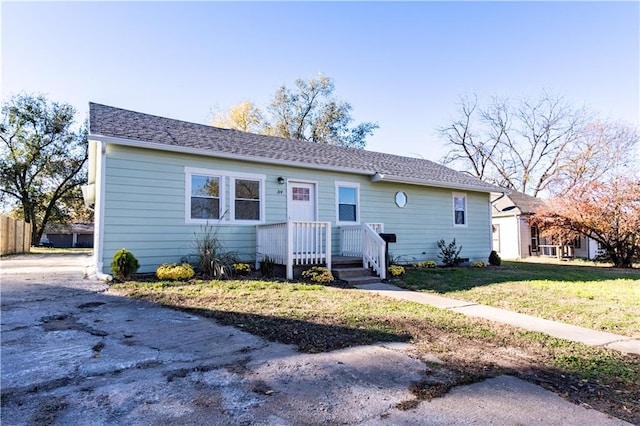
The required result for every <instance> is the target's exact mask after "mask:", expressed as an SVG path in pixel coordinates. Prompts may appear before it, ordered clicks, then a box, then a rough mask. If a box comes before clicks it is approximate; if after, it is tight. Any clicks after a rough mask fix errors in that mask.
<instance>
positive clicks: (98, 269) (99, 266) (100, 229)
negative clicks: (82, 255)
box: [93, 142, 113, 281]
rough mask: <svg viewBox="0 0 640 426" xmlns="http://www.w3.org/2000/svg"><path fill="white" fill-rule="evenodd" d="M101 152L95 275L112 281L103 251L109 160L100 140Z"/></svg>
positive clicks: (96, 215)
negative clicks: (104, 271) (105, 193)
mask: <svg viewBox="0 0 640 426" xmlns="http://www.w3.org/2000/svg"><path fill="white" fill-rule="evenodd" d="M98 143H99V149H100V151H99V152H100V153H99V155H97V156H96V161H97V163H98V164H97V169H98V170H97V173H96V205H95V210H94V222H95V226H94V233H93V253H94V267H95V272H94V275H95V277H96V278H98V279H99V280H102V281H111V280H112V279H113V277H112V276H111V275H108V274H105V273H103V272H102V270H103V267H104V265H103V262H102V258H103V253H104V239H103V238H102V237H103V235H104V192H105V176H106V167H105V166H106V162H107V144H106V142H98Z"/></svg>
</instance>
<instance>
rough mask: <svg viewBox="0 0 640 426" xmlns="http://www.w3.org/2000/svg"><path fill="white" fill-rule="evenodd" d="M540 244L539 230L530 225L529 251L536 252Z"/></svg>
mask: <svg viewBox="0 0 640 426" xmlns="http://www.w3.org/2000/svg"><path fill="white" fill-rule="evenodd" d="M539 245H540V231H539V230H538V227H537V226H532V227H531V252H533V253H537V252H538V246H539Z"/></svg>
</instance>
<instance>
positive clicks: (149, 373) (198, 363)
mask: <svg viewBox="0 0 640 426" xmlns="http://www.w3.org/2000/svg"><path fill="white" fill-rule="evenodd" d="M89 261H90V259H89V257H88V256H87V255H77V254H73V255H69V254H67V255H24V256H13V257H10V258H4V259H2V260H1V261H0V267H1V270H2V271H1V279H2V282H1V296H2V301H1V308H2V317H1V322H2V353H1V356H2V369H1V370H2V371H1V379H2V382H1V385H2V411H1V416H2V417H1V418H2V423H3V424H6V425H22V424H60V425H68V424H76V425H84V424H86V425H89V424H90V425H101V424H104V425H111V424H180V425H182V424H221V425H222V424H224V425H241V424H256V425H261V424H264V425H267V424H268V425H301V424H366V425H376V424H405V425H413V424H433V425H453V424H456V425H460V424H472V423H473V424H500V425H502V424H522V425H524V424H564V425H566V424H576V425H582V424H602V425H606V424H623V422H621V421H619V420H616V419H612V418H610V417H608V416H606V415H604V414H602V413H599V412H596V411H593V410H588V409H586V408H583V407H579V406H576V405H573V404H571V403H568V402H566V401H565V400H563V399H562V398H560V397H558V396H557V395H555V394H553V393H551V392H548V391H546V390H543V389H542V388H539V387H537V386H534V385H532V384H529V383H526V382H523V381H521V380H518V379H515V378H512V377H506V376H504V377H498V378H495V379H491V380H487V381H485V382H482V383H477V384H475V385H471V386H464V387H460V388H457V389H455V390H453V391H452V392H450V393H449V394H447V395H446V396H445V397H443V398H439V399H436V400H433V401H431V402H422V403H420V404H419V405H418V406H417V407H416V408H414V409H411V410H407V411H402V410H400V409H398V408H396V405H398V404H399V403H401V402H403V401H408V400H412V399H413V396H412V395H411V393H410V392H409V390H408V389H409V387H410V385H411V384H412V383H413V382H415V381H419V380H420V379H421V378H422V377H424V374H425V373H426V372H427V369H428V367H427V366H426V365H425V364H424V363H423V362H421V361H419V360H417V359H414V358H412V357H411V356H410V355H409V353H410V346H409V345H404V344H401V345H396V344H388V345H373V346H364V347H356V348H351V349H346V350H341V351H336V352H331V353H325V354H315V355H308V354H300V353H298V352H297V351H296V348H295V347H292V346H286V345H282V344H275V343H270V342H266V341H264V340H262V339H259V338H256V337H254V336H252V335H250V334H247V333H244V332H242V331H241V330H239V329H237V328H233V327H224V326H220V325H218V324H217V323H215V322H214V321H212V320H210V319H206V318H200V317H196V316H192V315H188V314H185V313H183V312H178V311H173V310H170V309H166V308H162V307H159V306H156V305H152V304H149V303H145V302H140V301H135V300H131V299H127V298H120V297H115V296H112V295H108V294H105V293H104V291H105V290H106V288H107V286H106V285H105V284H104V283H102V282H99V281H96V280H91V279H83V277H82V274H83V270H84V266H86V265H88V264H89Z"/></svg>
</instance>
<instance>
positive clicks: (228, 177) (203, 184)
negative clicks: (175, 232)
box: [184, 167, 265, 224]
mask: <svg viewBox="0 0 640 426" xmlns="http://www.w3.org/2000/svg"><path fill="white" fill-rule="evenodd" d="M184 171H185V180H186V182H185V196H186V200H185V217H186V222H187V223H206V222H207V221H209V220H219V221H220V223H221V224H222V223H232V222H236V223H246V224H249V223H252V224H253V223H255V222H259V221H262V220H264V182H265V176H264V175H254V174H245V173H235V172H229V171H220V170H209V169H200V168H191V167H185V169H184ZM227 182H228V183H227ZM227 200H228V201H227Z"/></svg>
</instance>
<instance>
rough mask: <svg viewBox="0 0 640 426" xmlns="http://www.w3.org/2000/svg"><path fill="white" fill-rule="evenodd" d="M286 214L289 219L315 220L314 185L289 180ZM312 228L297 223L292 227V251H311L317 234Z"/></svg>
mask: <svg viewBox="0 0 640 426" xmlns="http://www.w3.org/2000/svg"><path fill="white" fill-rule="evenodd" d="M287 192H288V195H287V200H288V201H287V216H288V219H289V220H290V221H299V222H313V221H315V220H316V185H315V184H313V183H308V182H291V181H290V182H289V185H288V191H287ZM312 230H313V228H311V227H309V226H305V225H303V224H297V225H296V227H295V228H294V229H293V251H294V253H296V254H304V253H310V252H313V251H314V249H315V245H316V242H317V241H318V238H317V236H316V235H315V233H314V232H312Z"/></svg>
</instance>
